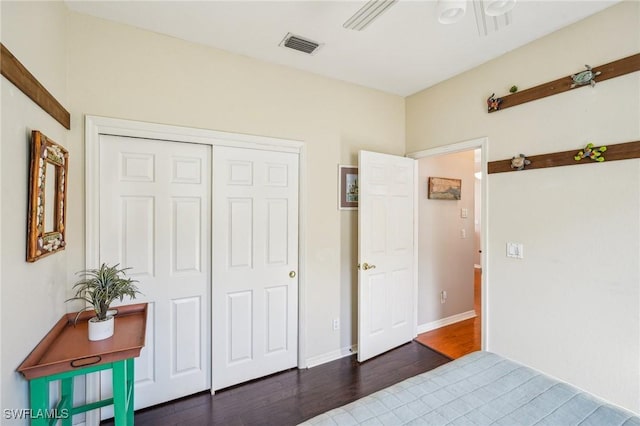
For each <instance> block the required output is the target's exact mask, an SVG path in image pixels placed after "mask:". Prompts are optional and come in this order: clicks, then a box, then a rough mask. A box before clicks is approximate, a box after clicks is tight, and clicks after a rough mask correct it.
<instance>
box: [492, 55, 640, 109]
mask: <svg viewBox="0 0 640 426" xmlns="http://www.w3.org/2000/svg"><path fill="white" fill-rule="evenodd" d="M579 71H580V70H578V71H576V72H579ZM598 71H600V72H601V74H600V75H598V76H597V77H595V81H596V84H597V83H599V82H601V81H605V80H608V79H610V78H615V77H620V76H621V75H625V74H629V73H632V72H635V71H640V53H637V54H635V55H631V56H628V57H626V58H623V59H618V60H617V61H613V62H609V63H608V64H604V65H600V66H598V67H593V72H594V73H596V72H598ZM572 84H573V80H572V79H571V75H568V76H566V77H562V78H559V79H557V80H554V81H551V82H549V83H544V84H541V85H539V86H535V87H532V88H530V89H526V90H523V91H521V92H516V93H513V94H511V95H505V96H502V97H501V99H502V102H501V103H500V107H499V108H498V109H497V110H489V111H488V112H489V113H492V112H498V111H502V110H503V109H506V108H510V107H512V106H516V105H520V104H524V103H526V102H531V101H535V100H536V99H542V98H546V97H547V96H552V95H557V94H558V93H563V92H567V91H569V90H574V89H579V88H581V87H587V86H589V85H588V84H587V85H584V86H576V87H574V88H573V89H572V88H571V85H572ZM589 87H591V86H589Z"/></svg>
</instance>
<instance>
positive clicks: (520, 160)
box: [511, 154, 531, 170]
mask: <svg viewBox="0 0 640 426" xmlns="http://www.w3.org/2000/svg"><path fill="white" fill-rule="evenodd" d="M529 164H531V161H530V160H527V157H525V155H524V154H520V155H519V156H517V157H512V158H511V168H512V169H516V170H522V169H524V167H525V166H528V165H529Z"/></svg>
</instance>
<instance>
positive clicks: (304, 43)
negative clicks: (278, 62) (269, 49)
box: [280, 33, 320, 55]
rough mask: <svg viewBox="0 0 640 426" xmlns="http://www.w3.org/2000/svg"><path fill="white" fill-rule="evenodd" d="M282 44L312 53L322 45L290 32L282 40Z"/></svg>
mask: <svg viewBox="0 0 640 426" xmlns="http://www.w3.org/2000/svg"><path fill="white" fill-rule="evenodd" d="M280 46H284V47H288V48H289V49H293V50H297V51H299V52H303V53H306V54H308V55H311V54H313V53H314V52H315V51H316V50H317V49H318V48H319V47H320V43H316V42H315V41H312V40H309V39H305V38H303V37H300V36H297V35H294V34H291V33H288V34H287V35H286V36H285V38H284V39H283V40H282V42H280Z"/></svg>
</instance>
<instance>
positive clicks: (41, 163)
mask: <svg viewBox="0 0 640 426" xmlns="http://www.w3.org/2000/svg"><path fill="white" fill-rule="evenodd" d="M68 166H69V152H68V151H67V150H66V149H65V148H64V147H62V146H61V145H58V144H57V143H55V142H54V141H52V140H51V139H49V138H47V137H46V136H45V135H43V134H42V133H40V132H39V131H37V130H34V131H33V132H31V170H30V172H29V218H28V224H29V226H28V228H29V230H28V234H29V235H28V239H27V262H35V261H36V260H38V259H40V258H42V257H44V256H47V255H50V254H53V253H55V252H57V251H59V250H63V249H64V247H65V245H66V240H65V219H66V207H67V171H68Z"/></svg>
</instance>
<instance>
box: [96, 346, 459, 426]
mask: <svg viewBox="0 0 640 426" xmlns="http://www.w3.org/2000/svg"><path fill="white" fill-rule="evenodd" d="M449 361H450V359H449V358H447V357H445V356H443V355H441V354H439V353H437V352H435V351H433V350H431V349H429V348H427V347H425V346H422V345H421V344H419V343H416V342H411V343H407V344H406V345H404V346H401V347H399V348H397V349H394V350H392V351H389V352H387V353H385V354H382V355H380V356H378V357H376V358H374V359H371V360H369V361H367V362H364V363H362V364H358V363H357V362H356V360H355V355H353V356H351V357H347V358H342V359H339V360H337V361H332V362H329V363H327V364H323V365H319V366H317V367H314V368H310V369H307V370H298V369H293V370H289V371H285V372H283V373H278V374H274V375H272V376H269V377H267V378H264V379H260V380H256V381H253V382H249V383H246V384H242V385H238V386H234V387H231V388H228V389H225V390H221V391H218V392H216V394H215V395H213V396H212V395H211V394H210V393H209V392H203V393H199V394H196V395H192V396H189V397H186V398H181V399H179V400H176V401H172V402H168V403H165V404H162V405H159V406H156V407H151V408H147V409H144V410H139V411H137V412H136V413H135V424H136V426H145V425H153V426H156V425H185V426H186V425H188V426H192V425H193V426H196V425H278V426H281V425H296V424H298V423H300V422H302V421H304V420H307V419H310V418H312V417H314V416H316V415H318V414H321V413H323V412H325V411H327V410H329V409H332V408H336V407H339V406H341V405H344V404H346V403H349V402H351V401H355V400H356V399H358V398H361V397H363V396H366V395H369V394H371V393H373V392H375V391H378V390H380V389H382V388H385V387H387V386H390V385H392V384H394V383H397V382H400V381H402V380H404V379H406V378H409V377H412V376H415V375H416V374H419V373H422V372H425V371H428V370H431V369H433V368H435V367H438V366H440V365H442V364H445V363H447V362H449ZM102 425H105V426H110V425H113V421H112V420H110V421H104V422H102Z"/></svg>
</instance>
